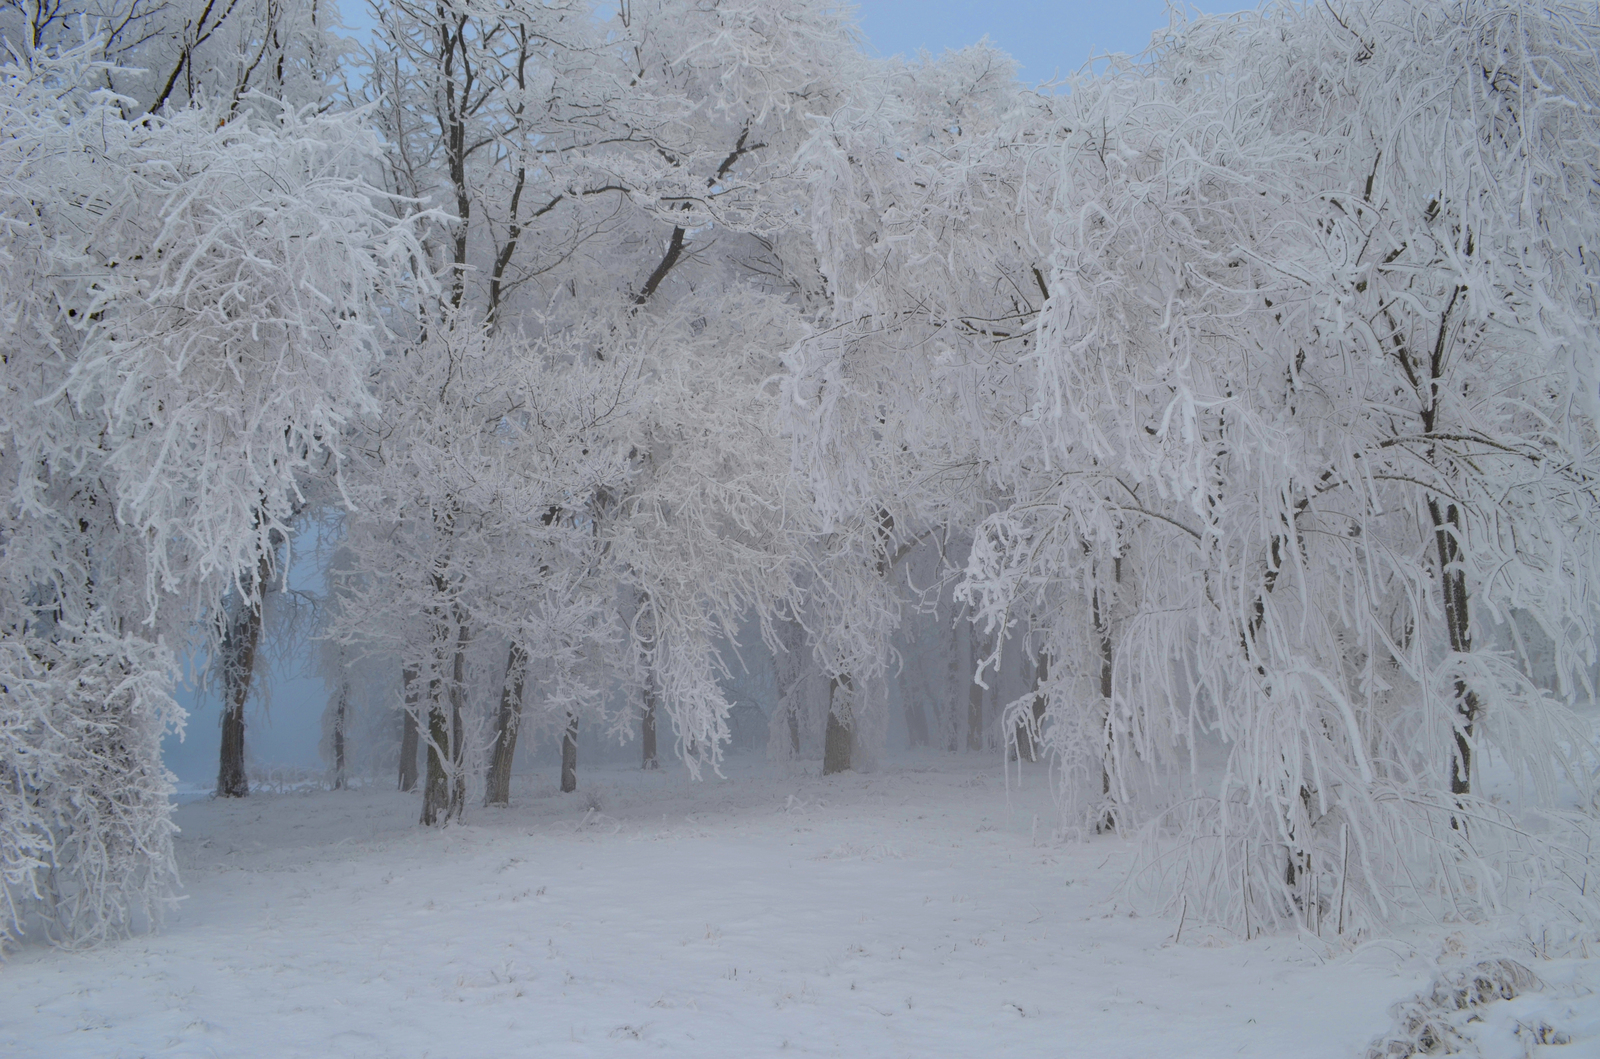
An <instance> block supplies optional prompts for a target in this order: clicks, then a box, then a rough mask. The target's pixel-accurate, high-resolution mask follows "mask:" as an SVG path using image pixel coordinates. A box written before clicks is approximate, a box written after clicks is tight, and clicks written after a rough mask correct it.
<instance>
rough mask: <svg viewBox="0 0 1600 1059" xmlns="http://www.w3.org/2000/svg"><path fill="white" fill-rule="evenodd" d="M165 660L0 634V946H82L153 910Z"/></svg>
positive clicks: (160, 824) (168, 786) (166, 860)
mask: <svg viewBox="0 0 1600 1059" xmlns="http://www.w3.org/2000/svg"><path fill="white" fill-rule="evenodd" d="M173 671H174V665H173V659H172V657H171V654H170V653H169V652H168V651H167V650H166V649H165V648H164V647H161V646H159V645H154V644H151V643H148V642H146V641H143V640H139V639H136V638H133V637H117V636H114V635H111V634H109V633H106V632H103V631H100V630H95V629H89V630H83V631H80V632H78V633H76V634H75V635H71V636H62V637H60V638H58V639H54V640H42V639H37V638H28V639H22V640H7V641H0V873H3V882H4V900H5V907H4V910H3V914H0V948H3V947H4V946H5V945H7V944H9V943H11V942H14V941H16V940H18V939H19V938H20V937H22V936H23V935H25V934H29V933H31V932H32V931H33V930H34V929H35V927H37V928H38V929H39V930H40V932H41V933H42V935H43V936H44V937H45V938H47V939H48V940H50V941H52V942H54V943H57V944H80V943H92V942H96V941H100V940H103V939H105V938H107V937H109V936H114V935H117V934H123V933H126V932H127V931H128V930H129V929H131V928H133V927H135V926H138V925H140V923H141V922H144V923H148V922H150V921H152V920H154V919H155V918H157V917H159V915H160V913H161V911H162V909H163V907H164V906H165V905H166V904H167V902H168V901H169V899H170V897H171V892H172V888H173V886H174V884H175V883H176V882H177V871H176V866H175V865H174V863H173V856H172V834H173V832H174V830H175V828H174V827H173V824H172V820H171V802H170V798H169V796H170V795H171V793H172V777H171V776H170V775H169V774H168V773H167V771H166V769H165V768H163V767H162V764H161V737H162V735H163V734H164V733H165V732H166V731H167V730H169V729H171V728H181V726H182V723H183V716H184V715H183V710H182V709H181V708H180V707H179V706H178V704H177V703H176V702H175V701H174V700H173V698H172V694H171V691H172V678H171V676H170V674H171V673H172V672H173Z"/></svg>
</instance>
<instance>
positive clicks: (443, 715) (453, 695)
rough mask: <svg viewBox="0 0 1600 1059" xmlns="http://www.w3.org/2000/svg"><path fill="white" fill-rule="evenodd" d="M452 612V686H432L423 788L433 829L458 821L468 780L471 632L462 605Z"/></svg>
mask: <svg viewBox="0 0 1600 1059" xmlns="http://www.w3.org/2000/svg"><path fill="white" fill-rule="evenodd" d="M452 610H453V612H454V617H455V619H456V630H457V632H456V643H455V651H454V657H453V658H452V665H451V671H450V682H449V687H447V688H441V687H440V684H441V681H438V680H434V681H433V682H432V683H431V685H430V687H429V691H430V692H431V694H430V696H429V699H430V701H429V704H428V778H427V780H426V782H425V783H424V784H423V788H422V822H423V823H424V824H426V825H430V826H431V825H433V824H444V823H449V822H450V820H451V819H459V818H460V816H461V814H462V811H463V810H464V809H465V808H466V800H467V777H466V773H465V772H464V771H463V770H462V767H461V766H462V761H463V757H464V756H465V747H464V746H463V742H464V740H463V738H462V728H461V714H462V708H463V706H464V705H465V702H464V700H465V697H466V664H467V645H468V643H470V642H471V640H472V633H471V630H470V628H469V627H468V624H467V620H466V615H465V614H464V613H463V612H462V610H461V607H460V605H459V604H456V605H454V606H453V607H452ZM441 691H443V695H442V696H441V694H440V692H441Z"/></svg>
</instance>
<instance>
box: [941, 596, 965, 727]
mask: <svg viewBox="0 0 1600 1059" xmlns="http://www.w3.org/2000/svg"><path fill="white" fill-rule="evenodd" d="M949 657H950V661H949V670H950V671H949V673H948V674H947V678H946V687H945V690H946V692H947V693H948V694H947V695H945V696H941V698H943V699H944V700H945V706H946V709H945V716H944V723H945V735H946V737H947V738H946V746H945V749H946V750H948V751H949V752H950V753H952V754H954V753H955V752H956V751H957V750H960V749H961V742H960V740H961V714H960V712H959V709H958V707H959V702H960V699H959V689H960V687H961V630H960V629H959V628H957V627H956V626H955V625H951V626H950V656H949Z"/></svg>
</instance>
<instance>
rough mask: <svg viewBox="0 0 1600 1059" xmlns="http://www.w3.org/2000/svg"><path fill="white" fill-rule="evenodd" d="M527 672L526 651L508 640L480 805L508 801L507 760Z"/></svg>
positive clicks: (514, 740) (514, 744)
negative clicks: (491, 751) (509, 644)
mask: <svg viewBox="0 0 1600 1059" xmlns="http://www.w3.org/2000/svg"><path fill="white" fill-rule="evenodd" d="M527 675H528V652H527V651H525V650H523V648H522V645H521V644H519V643H517V642H516V641H514V640H513V641H512V643H511V649H510V651H509V652H508V653H507V655H506V679H505V683H504V684H503V685H501V689H500V713H499V715H498V716H497V717H496V718H495V725H494V751H493V753H492V755H491V756H490V758H489V774H488V776H487V777H486V778H485V780H484V784H483V804H484V805H509V804H511V763H512V760H513V759H514V758H515V756H516V753H517V730H518V729H519V728H520V727H521V726H522V691H523V686H524V682H525V680H526V678H527Z"/></svg>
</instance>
